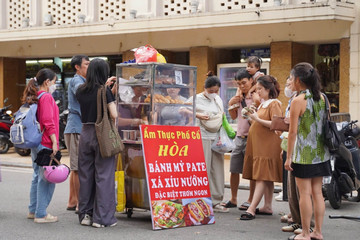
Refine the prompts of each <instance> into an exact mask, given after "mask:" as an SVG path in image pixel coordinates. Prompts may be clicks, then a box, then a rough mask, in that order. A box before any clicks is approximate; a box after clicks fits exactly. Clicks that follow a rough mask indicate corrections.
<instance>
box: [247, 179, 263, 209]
mask: <svg viewBox="0 0 360 240" xmlns="http://www.w3.org/2000/svg"><path fill="white" fill-rule="evenodd" d="M265 188H266V184H265V182H264V181H256V186H255V191H254V197H253V200H252V201H251V204H250V207H249V208H248V210H247V211H246V212H248V213H251V214H252V215H255V211H256V207H257V206H258V205H259V203H260V201H261V198H262V197H263V195H264V192H265Z"/></svg>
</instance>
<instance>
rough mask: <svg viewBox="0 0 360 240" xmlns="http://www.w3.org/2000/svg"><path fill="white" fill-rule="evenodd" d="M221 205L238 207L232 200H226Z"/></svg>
mask: <svg viewBox="0 0 360 240" xmlns="http://www.w3.org/2000/svg"><path fill="white" fill-rule="evenodd" d="M221 205H222V206H224V207H226V208H235V207H237V205H236V204H233V203H232V202H230V200H229V201H227V202H225V203H222V204H221Z"/></svg>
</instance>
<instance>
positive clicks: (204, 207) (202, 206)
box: [196, 198, 211, 217]
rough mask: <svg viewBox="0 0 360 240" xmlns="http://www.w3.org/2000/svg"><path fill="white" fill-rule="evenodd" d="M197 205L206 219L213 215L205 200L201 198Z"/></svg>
mask: <svg viewBox="0 0 360 240" xmlns="http://www.w3.org/2000/svg"><path fill="white" fill-rule="evenodd" d="M196 203H197V205H198V206H199V208H200V211H201V212H202V214H203V215H204V217H209V216H210V214H211V212H210V208H209V205H208V204H207V203H206V202H205V201H204V200H203V199H200V198H199V199H197V200H196Z"/></svg>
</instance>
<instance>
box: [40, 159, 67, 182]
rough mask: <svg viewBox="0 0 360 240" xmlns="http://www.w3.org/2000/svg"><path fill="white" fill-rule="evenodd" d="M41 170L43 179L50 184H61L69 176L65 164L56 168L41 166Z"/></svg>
mask: <svg viewBox="0 0 360 240" xmlns="http://www.w3.org/2000/svg"><path fill="white" fill-rule="evenodd" d="M43 168H44V170H45V171H44V177H45V178H46V180H48V181H49V182H52V183H62V182H64V181H65V180H66V179H67V177H68V176H69V174H70V168H69V167H68V166H66V165H65V164H60V165H58V166H43Z"/></svg>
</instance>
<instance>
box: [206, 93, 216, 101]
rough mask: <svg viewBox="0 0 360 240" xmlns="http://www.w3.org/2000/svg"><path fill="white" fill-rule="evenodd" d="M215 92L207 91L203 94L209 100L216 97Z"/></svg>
mask: <svg viewBox="0 0 360 240" xmlns="http://www.w3.org/2000/svg"><path fill="white" fill-rule="evenodd" d="M216 95H217V94H216V93H207V92H205V96H207V97H208V98H209V99H210V100H214V99H215V97H216Z"/></svg>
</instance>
